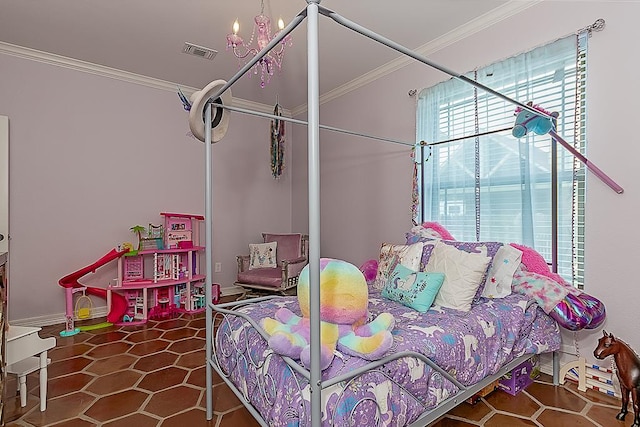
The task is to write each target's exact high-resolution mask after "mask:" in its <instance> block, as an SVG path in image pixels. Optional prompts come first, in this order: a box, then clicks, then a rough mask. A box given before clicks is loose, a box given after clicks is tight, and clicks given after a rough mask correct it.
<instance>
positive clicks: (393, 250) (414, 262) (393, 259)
mask: <svg viewBox="0 0 640 427" xmlns="http://www.w3.org/2000/svg"><path fill="white" fill-rule="evenodd" d="M423 247H424V244H423V243H422V242H419V243H415V244H413V245H392V244H390V243H383V244H382V246H381V247H380V258H379V259H378V272H377V274H376V280H374V282H373V286H372V287H373V289H374V290H382V288H383V287H384V285H385V284H386V283H387V280H388V278H389V274H390V273H391V271H393V268H394V267H395V264H397V263H399V264H402V265H404V266H405V267H407V268H410V269H411V270H418V269H419V268H420V260H421V259H422V248H423Z"/></svg>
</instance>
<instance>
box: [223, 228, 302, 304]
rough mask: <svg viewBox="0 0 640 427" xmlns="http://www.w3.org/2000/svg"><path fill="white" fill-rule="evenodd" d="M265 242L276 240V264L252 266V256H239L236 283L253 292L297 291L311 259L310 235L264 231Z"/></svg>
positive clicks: (284, 292)
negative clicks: (299, 281)
mask: <svg viewBox="0 0 640 427" xmlns="http://www.w3.org/2000/svg"><path fill="white" fill-rule="evenodd" d="M262 239H263V242H264V243H270V242H276V243H277V246H276V266H275V267H266V268H253V269H252V268H250V261H251V257H250V255H239V256H237V257H236V259H237V262H238V275H237V279H236V282H235V285H236V286H240V287H242V288H244V289H245V290H246V291H247V292H253V293H281V294H287V293H293V292H294V289H295V287H296V286H298V276H299V275H300V272H301V271H302V269H303V268H304V266H305V265H307V262H308V258H309V236H307V235H306V234H300V233H288V234H272V233H262ZM245 293H246V292H245Z"/></svg>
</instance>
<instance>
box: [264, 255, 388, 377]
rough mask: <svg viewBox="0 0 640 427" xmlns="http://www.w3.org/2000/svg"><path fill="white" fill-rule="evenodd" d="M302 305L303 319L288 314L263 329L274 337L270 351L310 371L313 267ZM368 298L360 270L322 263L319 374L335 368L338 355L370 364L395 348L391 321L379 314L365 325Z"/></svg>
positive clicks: (305, 278) (302, 288) (301, 283)
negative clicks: (334, 362) (355, 357)
mask: <svg viewBox="0 0 640 427" xmlns="http://www.w3.org/2000/svg"><path fill="white" fill-rule="evenodd" d="M298 303H299V305H300V311H301V312H302V317H300V316H298V315H296V314H295V313H293V312H292V311H291V310H289V309H287V308H280V309H278V310H277V311H276V312H275V316H274V317H275V319H273V318H270V317H266V318H264V319H262V320H261V321H260V326H262V328H263V329H264V330H265V332H266V333H267V334H268V335H269V336H270V338H269V347H271V349H272V350H273V351H274V352H276V353H278V354H282V355H284V356H289V357H291V358H292V359H297V360H300V361H301V362H302V365H303V366H305V367H306V368H309V367H310V366H311V354H310V350H311V349H310V319H309V265H307V266H306V267H305V268H304V269H303V270H302V272H301V273H300V278H299V280H298ZM368 304H369V294H368V287H367V282H366V280H365V278H364V275H363V274H362V272H361V271H360V270H359V269H358V267H356V266H354V265H353V264H350V263H348V262H346V261H342V260H337V259H331V258H321V259H320V320H321V323H320V342H321V351H320V352H321V355H320V368H321V369H323V370H324V369H326V368H327V367H328V366H329V365H330V364H331V362H332V360H333V357H334V352H335V350H336V349H337V350H339V351H341V352H342V353H345V354H349V355H353V356H358V357H361V358H363V359H366V360H377V359H380V358H381V357H382V356H383V355H384V354H385V353H386V352H387V351H388V350H389V349H390V348H391V345H392V344H393V336H392V335H391V331H392V330H393V327H394V325H395V319H394V318H393V315H391V314H389V313H381V314H379V315H378V316H377V317H376V318H375V319H374V320H373V321H371V322H368V323H367V319H368V314H369V313H368Z"/></svg>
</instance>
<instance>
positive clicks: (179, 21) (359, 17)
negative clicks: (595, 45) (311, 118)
mask: <svg viewBox="0 0 640 427" xmlns="http://www.w3.org/2000/svg"><path fill="white" fill-rule="evenodd" d="M526 3H535V1H533V2H522V1H519V0H511V1H508V0H400V1H394V2H392V1H382V0H322V1H321V3H320V5H321V6H323V7H326V8H328V9H332V10H334V11H335V12H337V13H338V14H340V15H341V16H343V17H345V18H347V19H349V20H351V21H353V22H357V23H358V24H359V25H362V26H363V27H365V28H368V29H369V30H371V31H373V32H376V33H378V34H380V35H382V36H384V37H387V38H389V39H391V40H393V41H395V42H397V43H400V44H401V45H403V46H406V47H408V48H410V49H417V48H419V47H421V46H425V45H428V44H430V43H434V40H436V39H438V38H441V37H442V36H445V35H448V34H451V33H452V32H456V31H462V30H461V29H464V28H466V27H475V28H479V27H482V26H487V25H490V24H491V23H493V22H495V21H497V20H499V19H502V18H503V17H504V15H505V10H508V9H514V8H516V7H520V8H522V7H523V6H521V5H522V4H526ZM516 4H517V6H516ZM306 5H307V3H306V2H305V1H303V0H264V9H265V14H266V15H269V16H271V17H272V21H273V22H272V25H273V26H274V27H275V26H276V22H277V19H278V17H282V18H283V19H284V21H285V23H288V22H290V21H291V19H292V18H293V17H294V16H295V15H297V14H298V13H299V12H300V11H302V10H303V9H304V8H305V7H306ZM260 7H261V3H260V0H235V1H223V0H208V1H204V0H180V1H177V0H82V1H80V0H56V1H40V0H2V3H1V5H0V41H1V42H5V43H9V44H12V45H18V46H22V47H27V48H31V49H36V50H39V51H44V52H48V53H53V54H57V55H62V56H64V57H68V58H74V59H78V60H82V61H86V62H89V63H92V64H99V65H103V66H107V67H111V68H115V69H118V70H123V71H128V72H132V73H136V74H140V75H143V76H148V77H153V78H156V79H161V80H164V81H167V82H171V83H175V84H177V85H181V86H185V87H191V88H202V87H204V86H205V85H206V84H208V83H209V82H211V81H212V80H216V79H224V80H228V79H229V78H231V77H232V76H233V75H234V74H235V73H236V72H237V71H238V69H239V68H238V61H237V59H236V58H235V57H234V56H233V54H232V53H231V52H230V51H227V50H226V35H227V34H228V33H229V32H231V26H232V23H233V21H234V20H235V19H236V18H237V19H238V21H239V23H240V31H239V34H240V35H241V36H243V38H244V39H245V40H248V39H249V38H250V36H251V27H252V25H253V17H254V16H255V15H257V14H258V13H259V12H260ZM319 20H320V22H319V33H320V37H319V49H320V52H319V63H320V94H326V93H328V92H330V91H333V90H336V89H337V88H340V87H342V86H344V85H346V84H348V83H350V82H352V81H354V80H355V79H357V78H358V77H359V76H362V75H363V74H365V73H367V72H371V71H373V70H376V69H377V68H378V67H381V66H383V65H385V64H388V63H389V62H391V61H394V60H396V59H397V58H399V57H401V55H400V54H399V53H397V52H396V51H394V50H392V49H390V48H387V47H385V46H382V45H380V44H378V43H376V42H374V41H373V40H370V39H368V38H366V37H363V36H362V35H359V34H357V33H355V32H353V31H351V30H349V29H347V28H345V27H343V26H341V25H339V24H337V23H335V22H334V21H333V20H332V19H330V18H327V17H325V16H323V15H321V16H320V17H319ZM306 33H307V21H306V20H304V21H303V22H302V23H301V24H300V25H299V26H298V27H297V28H296V29H295V30H294V31H293V33H292V38H293V46H292V47H290V48H287V51H286V54H285V58H284V63H283V67H282V70H280V71H279V72H276V75H275V76H274V77H273V78H272V79H271V82H270V83H269V84H268V85H267V87H266V88H264V89H262V88H260V78H259V75H258V76H255V75H254V76H252V77H251V78H248V77H246V76H245V77H243V78H242V79H240V80H239V81H238V82H237V83H236V84H234V86H233V88H232V92H233V96H234V97H238V98H242V99H245V100H250V101H255V102H258V103H262V104H267V105H270V104H274V103H275V101H276V98H277V99H278V100H279V102H280V104H282V106H283V107H285V108H287V109H295V108H296V107H300V106H304V104H305V103H306V96H307V90H306V87H307V86H306V79H307V66H306V62H307V61H306V52H307V46H306V44H307V35H306ZM185 42H190V43H193V44H196V45H200V46H204V47H208V48H212V49H215V50H217V51H218V54H217V56H216V57H215V58H214V59H213V60H212V61H210V60H207V59H203V58H201V57H197V56H192V55H187V54H185V53H182V48H183V46H184V43H185ZM443 65H446V64H443Z"/></svg>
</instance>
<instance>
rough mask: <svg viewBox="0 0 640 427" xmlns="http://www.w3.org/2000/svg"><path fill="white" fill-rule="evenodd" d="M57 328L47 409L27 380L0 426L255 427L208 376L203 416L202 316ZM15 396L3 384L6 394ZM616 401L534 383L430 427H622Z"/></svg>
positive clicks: (11, 382)
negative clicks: (211, 397) (67, 332)
mask: <svg viewBox="0 0 640 427" xmlns="http://www.w3.org/2000/svg"><path fill="white" fill-rule="evenodd" d="M62 328H63V326H62V325H56V326H48V327H45V328H43V330H42V332H41V336H42V337H47V336H55V337H56V338H57V346H56V347H55V348H54V349H52V350H51V351H50V352H49V357H50V358H51V360H52V363H51V365H50V366H49V384H48V393H49V396H48V402H47V410H46V411H45V412H40V411H39V397H38V395H39V388H38V377H37V375H38V374H37V373H34V374H31V375H30V376H29V377H28V380H27V385H28V390H29V396H28V401H27V406H26V407H25V408H20V399H19V397H17V396H13V395H10V396H8V399H7V402H6V406H5V409H6V411H7V412H6V414H5V422H6V424H5V425H6V426H8V427H15V426H27V427H28V426H57V427H83V426H104V427H120V426H122V427H124V426H135V427H147V426H163V427H170V426H189V427H199V426H216V427H218V426H219V427H224V426H233V427H243V426H251V427H253V426H258V425H259V424H258V423H257V422H256V421H255V420H254V419H253V418H252V417H251V415H250V414H249V412H248V411H247V410H246V409H245V408H244V407H243V406H242V404H241V403H240V401H239V400H238V399H237V398H236V397H235V395H234V394H233V393H232V392H231V391H230V390H229V389H228V388H227V387H226V385H225V384H224V383H222V380H221V379H220V378H219V377H217V375H215V373H214V384H215V385H214V387H215V391H216V392H215V403H214V417H213V420H211V421H210V422H207V421H206V419H205V418H206V416H205V393H204V386H205V368H204V361H205V350H204V349H205V319H204V314H200V315H195V316H187V315H182V316H180V317H178V318H174V319H168V320H164V321H150V322H149V323H148V324H147V325H144V326H136V327H110V328H105V329H97V330H94V331H89V332H81V333H79V334H78V335H75V336H72V337H66V338H63V337H60V335H59V332H60V331H61V330H62ZM15 387H16V380H15V378H11V377H9V379H8V384H7V389H8V390H13V389H15ZM618 408H619V401H618V400H617V399H614V398H612V397H609V396H606V395H604V394H601V393H599V392H596V391H593V390H588V391H587V392H586V393H581V392H578V391H577V388H576V386H575V385H573V384H571V383H567V385H565V386H563V387H554V386H553V385H551V378H550V377H549V376H545V375H543V377H542V378H541V379H540V380H539V381H536V382H535V383H534V384H532V385H531V386H529V387H528V388H527V389H526V390H525V391H524V392H522V393H520V394H518V395H517V396H511V395H509V394H507V393H505V392H503V391H494V392H493V393H491V394H489V395H488V396H487V397H486V398H483V399H481V400H480V401H479V402H478V403H476V404H474V405H470V404H466V403H464V404H462V405H461V406H458V407H457V408H455V409H453V410H452V411H451V412H450V413H448V414H447V415H446V416H445V417H443V418H441V419H440V420H438V421H436V422H435V423H433V424H432V427H453V426H456V427H466V426H488V427H489V426H490V427H498V426H500V427H519V426H545V427H556V426H557V427H560V426H562V427H564V426H574V427H583V426H601V427H612V426H616V427H617V426H629V425H631V423H632V414H633V413H631V414H630V415H628V416H627V421H626V422H621V421H618V420H616V418H615V416H616V414H617V413H618Z"/></svg>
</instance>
